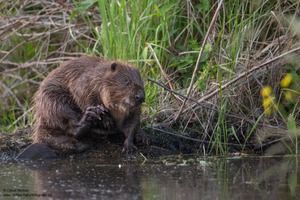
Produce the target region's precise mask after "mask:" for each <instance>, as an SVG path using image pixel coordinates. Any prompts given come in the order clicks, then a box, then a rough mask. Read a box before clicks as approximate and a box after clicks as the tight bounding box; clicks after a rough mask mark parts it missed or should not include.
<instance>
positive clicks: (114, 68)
mask: <svg viewBox="0 0 300 200" xmlns="http://www.w3.org/2000/svg"><path fill="white" fill-rule="evenodd" d="M117 65H118V64H117V63H115V62H114V63H113V64H111V66H110V69H111V71H115V70H116V68H117Z"/></svg>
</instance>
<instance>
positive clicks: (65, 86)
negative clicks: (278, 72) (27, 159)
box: [33, 56, 145, 153]
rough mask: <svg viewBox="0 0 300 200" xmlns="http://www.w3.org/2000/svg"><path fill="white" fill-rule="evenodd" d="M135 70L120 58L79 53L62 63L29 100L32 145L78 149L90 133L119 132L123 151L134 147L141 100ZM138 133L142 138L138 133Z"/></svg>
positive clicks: (140, 84) (88, 142)
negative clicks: (81, 55)
mask: <svg viewBox="0 0 300 200" xmlns="http://www.w3.org/2000/svg"><path fill="white" fill-rule="evenodd" d="M144 101H145V92H144V86H143V81H142V78H141V76H140V73H139V71H138V70H137V69H136V68H134V67H133V66H131V65H130V64H128V63H126V62H122V61H113V60H106V59H102V58H98V57H89V56H84V57H81V58H77V59H74V60H70V61H67V62H65V63H63V64H62V65H61V66H60V67H58V68H56V69H54V70H53V71H52V72H50V73H49V74H48V76H47V77H46V78H45V79H44V80H43V81H42V82H41V84H40V86H39V88H38V90H37V91H36V93H35V95H34V98H33V116H34V128H33V143H41V144H44V145H46V146H48V147H49V148H51V149H54V150H56V151H62V152H82V151H84V150H86V149H87V148H89V147H91V144H92V143H93V142H91V141H94V139H93V135H95V134H96V135H97V134H98V135H99V134H100V135H106V134H113V133H116V132H122V133H124V134H125V137H126V139H125V142H124V147H123V151H124V152H127V153H128V152H130V151H132V150H133V148H136V147H135V146H134V144H133V140H134V136H135V135H136V134H141V135H144V132H143V131H142V130H141V128H140V115H141V104H142V103H143V102H144ZM143 137H144V136H143Z"/></svg>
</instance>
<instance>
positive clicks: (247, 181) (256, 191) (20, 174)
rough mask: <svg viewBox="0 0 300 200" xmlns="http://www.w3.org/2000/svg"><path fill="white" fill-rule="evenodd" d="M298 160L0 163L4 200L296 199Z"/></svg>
mask: <svg viewBox="0 0 300 200" xmlns="http://www.w3.org/2000/svg"><path fill="white" fill-rule="evenodd" d="M298 159H299V158H298V157H269V158H268V157H245V158H241V157H231V158H208V159H204V158H197V157H194V158H193V159H190V160H192V162H187V163H191V164H186V163H185V162H177V163H176V162H170V161H167V160H165V161H164V162H163V161H157V162H150V161H147V162H146V163H144V164H142V163H139V162H132V161H124V160H120V161H113V162H108V161H103V160H100V159H96V158H81V159H77V158H65V159H53V160H45V161H22V162H16V161H0V175H1V176H0V177H1V179H0V199H170V200H180V199H184V200H193V199H297V197H298V198H300V197H299V195H300V188H299V174H298V172H299V164H298Z"/></svg>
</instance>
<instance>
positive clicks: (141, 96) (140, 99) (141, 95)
mask: <svg viewBox="0 0 300 200" xmlns="http://www.w3.org/2000/svg"><path fill="white" fill-rule="evenodd" d="M135 98H136V100H137V101H138V102H140V103H143V102H144V101H145V98H146V97H145V92H144V91H141V92H139V93H138V94H137V95H136V96H135Z"/></svg>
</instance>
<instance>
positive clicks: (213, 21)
mask: <svg viewBox="0 0 300 200" xmlns="http://www.w3.org/2000/svg"><path fill="white" fill-rule="evenodd" d="M222 4H223V0H220V1H219V5H218V7H217V9H216V11H215V14H214V16H213V18H212V20H211V22H210V25H209V27H208V30H207V33H206V35H205V38H204V41H203V43H202V47H201V49H200V51H199V55H198V59H197V62H196V65H195V68H194V71H193V75H192V79H191V83H190V86H189V87H188V90H187V94H186V96H187V97H189V96H190V93H191V90H192V87H193V85H194V82H195V78H196V74H197V72H198V68H199V63H200V60H201V57H202V54H203V52H204V49H205V45H206V42H207V40H208V37H209V35H210V33H211V31H212V29H213V26H214V24H215V22H216V19H217V15H218V13H219V10H220V9H221V6H222ZM186 100H187V99H185V100H184V101H183V103H182V105H181V107H180V109H179V111H178V113H177V115H176V117H175V118H174V121H173V123H174V122H176V121H177V119H178V117H179V115H180V114H181V113H182V111H183V108H184V106H185V104H186Z"/></svg>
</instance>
